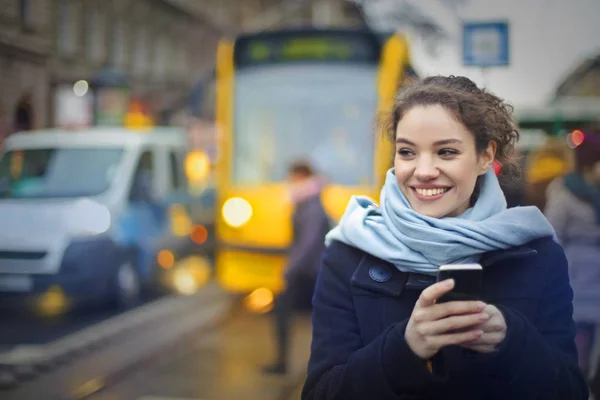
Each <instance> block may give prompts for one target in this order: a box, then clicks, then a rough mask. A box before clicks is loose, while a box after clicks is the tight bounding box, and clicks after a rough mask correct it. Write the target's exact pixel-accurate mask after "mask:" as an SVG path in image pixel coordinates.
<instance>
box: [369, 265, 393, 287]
mask: <svg viewBox="0 0 600 400" xmlns="http://www.w3.org/2000/svg"><path fill="white" fill-rule="evenodd" d="M369 276H370V277H371V279H373V280H374V281H375V282H380V283H383V282H387V281H389V280H390V279H391V278H392V270H391V268H390V267H388V266H387V265H376V266H374V267H371V268H370V269H369Z"/></svg>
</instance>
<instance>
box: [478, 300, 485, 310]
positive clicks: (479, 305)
mask: <svg viewBox="0 0 600 400" xmlns="http://www.w3.org/2000/svg"><path fill="white" fill-rule="evenodd" d="M485 306H486V304H485V303H484V302H482V301H480V302H479V303H477V308H479V309H480V310H483V309H484V308H485Z"/></svg>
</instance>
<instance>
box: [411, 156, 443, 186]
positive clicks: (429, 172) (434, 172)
mask: <svg viewBox="0 0 600 400" xmlns="http://www.w3.org/2000/svg"><path fill="white" fill-rule="evenodd" d="M439 175H440V171H439V169H438V168H437V166H436V165H435V163H433V162H432V161H431V160H427V159H423V160H419V161H418V162H417V166H416V167H415V177H416V178H417V179H419V180H422V181H430V180H432V179H435V178H437V177H438V176H439Z"/></svg>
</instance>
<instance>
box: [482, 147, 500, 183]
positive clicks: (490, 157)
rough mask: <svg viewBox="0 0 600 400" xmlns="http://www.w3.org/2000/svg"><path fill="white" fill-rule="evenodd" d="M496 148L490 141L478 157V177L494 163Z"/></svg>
mask: <svg viewBox="0 0 600 400" xmlns="http://www.w3.org/2000/svg"><path fill="white" fill-rule="evenodd" d="M497 147H498V145H497V144H496V142H494V141H491V142H490V143H488V145H487V147H486V148H485V150H484V151H483V153H481V155H480V156H479V175H483V174H485V173H486V172H487V171H488V170H489V169H490V167H491V166H492V164H493V163H494V160H495V159H496V149H497Z"/></svg>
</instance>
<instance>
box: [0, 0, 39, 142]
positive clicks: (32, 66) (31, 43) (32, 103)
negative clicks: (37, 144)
mask: <svg viewBox="0 0 600 400" xmlns="http://www.w3.org/2000/svg"><path fill="white" fill-rule="evenodd" d="M31 3H32V2H27V1H10V2H3V3H2V7H0V86H1V87H2V91H0V143H1V142H2V140H3V139H4V137H6V136H7V135H9V134H10V133H12V132H15V131H18V130H28V129H33V128H36V127H39V126H43V124H44V123H45V121H46V118H47V109H48V105H47V101H46V99H47V93H48V80H49V74H48V60H49V57H50V40H49V35H48V25H47V19H46V18H45V13H44V9H43V7H39V5H38V6H37V7H34V4H31Z"/></svg>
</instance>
